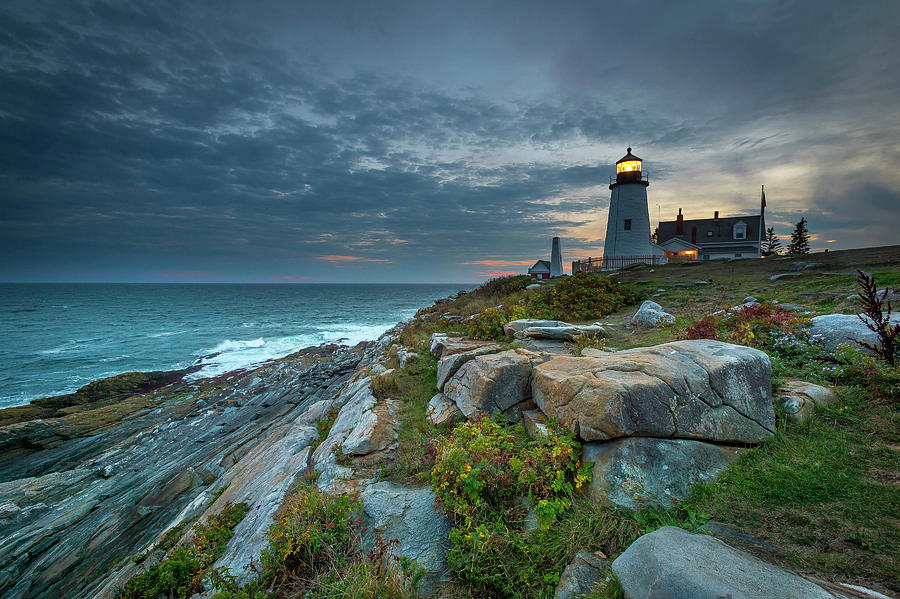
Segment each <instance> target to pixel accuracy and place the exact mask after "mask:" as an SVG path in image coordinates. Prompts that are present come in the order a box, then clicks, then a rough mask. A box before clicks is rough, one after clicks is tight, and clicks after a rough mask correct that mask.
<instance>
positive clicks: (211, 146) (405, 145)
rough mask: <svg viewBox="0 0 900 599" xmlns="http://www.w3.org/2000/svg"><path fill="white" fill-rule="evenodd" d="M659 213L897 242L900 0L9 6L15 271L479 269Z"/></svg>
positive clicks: (449, 276)
mask: <svg viewBox="0 0 900 599" xmlns="http://www.w3.org/2000/svg"><path fill="white" fill-rule="evenodd" d="M626 146H631V147H633V148H634V153H635V154H637V155H638V156H640V157H641V158H643V159H644V172H645V173H646V174H648V175H649V177H650V187H649V189H648V202H649V211H650V216H651V223H652V225H653V226H655V224H656V222H657V220H658V217H659V216H660V215H661V216H662V219H663V220H672V219H673V218H674V215H675V214H676V213H677V211H678V208H682V209H683V211H684V214H685V218H688V219H691V218H709V217H711V216H712V213H713V211H714V210H718V211H719V212H720V214H721V215H722V216H728V215H737V214H755V213H757V211H758V209H759V195H760V186H761V185H765V186H766V197H767V201H768V208H767V213H766V215H767V221H768V222H767V224H768V225H772V226H774V227H775V229H776V233H778V234H779V235H780V236H781V238H782V240H783V241H785V243H786V238H788V237H789V235H790V231H791V229H792V223H794V222H796V221H797V220H799V219H800V218H801V217H805V218H806V219H807V221H808V223H809V229H810V232H811V234H812V238H813V242H812V246H813V248H814V249H823V248H826V247H827V248H831V249H841V248H853V247H865V246H875V245H889V244H895V243H900V234H898V230H900V2H897V1H896V0H872V1H869V2H865V3H859V4H856V5H848V4H847V3H846V2H832V1H828V0H813V1H807V2H794V1H791V0H778V1H774V2H766V1H756V0H754V1H743V0H735V1H732V2H721V1H720V0H715V1H697V2H690V3H679V2H671V1H668V0H644V1H641V2H631V1H620V2H615V3H612V2H600V1H597V0H591V1H564V0H560V1H556V2H549V1H548V2H530V1H527V0H519V1H515V2H495V1H491V0H477V1H473V2H469V1H466V0H462V1H460V0H455V1H454V2H440V3H438V2H427V1H423V0H420V1H415V2H397V1H394V0H381V1H379V2H371V1H369V0H366V1H355V2H346V1H341V0H330V1H328V2H304V1H298V0H290V1H288V0H284V1H271V0H254V1H253V2H206V1H203V0H193V1H191V2H170V1H167V0H154V1H152V2H150V1H142V2H129V1H126V0H118V1H102V2H101V1H83V0H65V1H60V2H42V1H40V0H28V1H25V2H20V1H18V0H6V1H5V2H4V3H3V4H2V6H0V280H2V281H146V282H156V281H184V282H190V281H197V282H263V283H266V282H285V283H293V282H323V283H327V282H334V283H340V282H475V281H479V280H484V279H486V278H490V277H492V276H497V275H500V274H504V273H511V272H524V271H525V269H527V267H528V266H529V265H531V264H532V263H533V262H534V261H535V260H537V259H539V258H542V259H546V258H548V257H549V253H550V240H551V237H553V236H554V235H558V236H560V237H561V238H562V246H563V257H564V260H566V261H568V260H571V259H574V258H584V257H587V256H597V255H600V254H602V248H603V239H604V234H605V228H606V218H607V207H608V204H609V193H610V192H609V189H608V182H609V176H610V175H611V174H614V172H615V169H614V163H615V161H616V160H618V159H619V158H621V157H622V155H623V154H624V153H625V148H626Z"/></svg>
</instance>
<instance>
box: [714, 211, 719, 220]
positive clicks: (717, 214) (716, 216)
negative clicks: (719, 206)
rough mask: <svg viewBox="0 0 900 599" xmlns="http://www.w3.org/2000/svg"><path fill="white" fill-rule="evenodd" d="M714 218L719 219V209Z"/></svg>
mask: <svg viewBox="0 0 900 599" xmlns="http://www.w3.org/2000/svg"><path fill="white" fill-rule="evenodd" d="M713 218H714V219H716V220H719V211H718V210H716V212H715V215H714V216H713Z"/></svg>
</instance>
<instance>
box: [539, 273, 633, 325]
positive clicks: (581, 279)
mask: <svg viewBox="0 0 900 599" xmlns="http://www.w3.org/2000/svg"><path fill="white" fill-rule="evenodd" d="M639 299H640V297H639V296H638V295H637V294H636V293H635V292H633V291H631V290H629V289H626V288H625V287H622V286H621V285H619V283H617V282H616V281H613V280H612V279H606V278H603V277H600V276H598V275H596V274H594V273H586V272H579V273H575V274H574V275H572V276H571V277H566V278H563V279H560V280H559V282H558V283H557V284H556V285H548V286H546V287H543V288H541V289H539V290H537V292H536V293H532V294H529V295H528V296H527V297H526V298H525V299H524V300H523V302H524V306H525V309H526V312H527V314H528V317H529V318H547V319H554V320H591V319H595V318H602V317H603V316H606V315H607V314H611V313H613V312H616V311H618V310H621V309H622V308H624V307H625V306H629V305H631V304H634V303H635V302H637V301H638V300H639Z"/></svg>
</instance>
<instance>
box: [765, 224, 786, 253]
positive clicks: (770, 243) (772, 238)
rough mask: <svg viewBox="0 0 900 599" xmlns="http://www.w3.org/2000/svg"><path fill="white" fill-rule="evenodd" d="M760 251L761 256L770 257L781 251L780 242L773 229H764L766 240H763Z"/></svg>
mask: <svg viewBox="0 0 900 599" xmlns="http://www.w3.org/2000/svg"><path fill="white" fill-rule="evenodd" d="M761 249H762V255H763V256H772V255H774V254H777V253H778V252H780V251H781V240H780V239H778V235H776V234H775V227H769V228H768V229H766V238H765V239H764V240H763V244H762V248H761Z"/></svg>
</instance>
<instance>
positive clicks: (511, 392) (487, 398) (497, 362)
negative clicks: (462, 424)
mask: <svg viewBox="0 0 900 599" xmlns="http://www.w3.org/2000/svg"><path fill="white" fill-rule="evenodd" d="M537 359H540V356H539V354H535V353H534V352H529V351H527V350H522V349H519V350H508V351H504V352H500V353H496V354H490V355H486V356H478V357H477V358H474V359H472V360H469V361H468V362H466V363H465V364H463V365H462V367H460V369H459V370H458V371H457V372H456V374H455V375H454V376H453V377H451V378H450V380H449V381H447V383H446V384H445V385H444V394H445V395H446V396H447V397H448V398H450V399H451V400H452V401H453V402H454V403H455V404H456V406H457V407H458V408H459V409H460V410H461V411H462V413H463V414H465V416H466V418H469V419H474V418H478V417H479V416H484V415H488V414H493V413H495V412H503V411H504V410H507V409H508V408H511V407H512V406H514V405H516V404H518V403H521V402H523V401H525V400H526V399H528V398H530V397H531V372H532V369H533V361H534V360H537Z"/></svg>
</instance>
